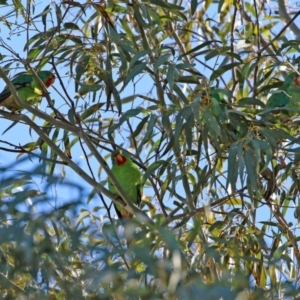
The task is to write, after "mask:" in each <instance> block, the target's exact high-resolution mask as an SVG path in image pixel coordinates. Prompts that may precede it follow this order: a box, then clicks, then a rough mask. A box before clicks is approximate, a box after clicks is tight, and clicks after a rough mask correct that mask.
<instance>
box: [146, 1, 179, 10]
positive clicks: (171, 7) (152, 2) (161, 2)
mask: <svg viewBox="0 0 300 300" xmlns="http://www.w3.org/2000/svg"><path fill="white" fill-rule="evenodd" d="M142 2H145V3H148V0H142ZM151 4H155V5H158V6H161V7H164V8H168V9H174V10H184V7H182V6H179V5H175V4H171V3H169V2H166V1H163V0H151Z"/></svg>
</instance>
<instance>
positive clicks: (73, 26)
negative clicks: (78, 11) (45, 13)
mask: <svg viewBox="0 0 300 300" xmlns="http://www.w3.org/2000/svg"><path fill="white" fill-rule="evenodd" d="M64 27H65V28H66V29H72V30H80V28H79V27H78V25H76V24H75V23H71V22H66V23H64Z"/></svg>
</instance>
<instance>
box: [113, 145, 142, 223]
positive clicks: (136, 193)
mask: <svg viewBox="0 0 300 300" xmlns="http://www.w3.org/2000/svg"><path fill="white" fill-rule="evenodd" d="M122 159H123V161H122ZM112 162H113V166H112V169H111V171H112V173H113V175H114V176H115V178H116V179H117V181H118V183H119V184H120V186H121V187H122V189H123V190H124V192H125V193H126V194H127V195H128V197H129V198H130V199H131V201H132V202H133V204H135V205H137V206H139V205H140V203H141V194H142V191H141V180H142V175H141V172H140V170H139V168H138V167H137V166H136V165H135V164H134V162H133V161H132V159H131V157H130V155H129V154H127V153H124V152H121V151H120V150H117V151H114V152H113V153H112ZM109 190H110V191H111V192H112V193H114V194H116V195H118V192H117V190H116V189H115V187H114V186H113V184H112V183H111V182H109ZM114 206H115V209H116V212H117V215H118V217H119V218H120V219H122V218H132V217H133V216H132V214H131V213H129V212H128V211H127V210H126V209H124V208H123V207H121V205H118V204H114Z"/></svg>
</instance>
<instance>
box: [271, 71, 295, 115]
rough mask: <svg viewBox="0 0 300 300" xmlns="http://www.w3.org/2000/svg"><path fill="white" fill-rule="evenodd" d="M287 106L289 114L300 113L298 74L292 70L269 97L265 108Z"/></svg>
mask: <svg viewBox="0 0 300 300" xmlns="http://www.w3.org/2000/svg"><path fill="white" fill-rule="evenodd" d="M277 107H282V108H288V113H289V115H290V116H295V115H296V114H297V112H298V113H300V75H299V74H298V73H297V72H292V73H291V74H289V75H288V76H287V77H286V79H285V80H284V82H283V84H282V86H281V87H280V88H279V89H278V90H277V91H275V92H274V93H273V94H272V96H271V97H270V98H269V100H268V102H267V104H266V109H271V108H277Z"/></svg>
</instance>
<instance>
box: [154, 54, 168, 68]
mask: <svg viewBox="0 0 300 300" xmlns="http://www.w3.org/2000/svg"><path fill="white" fill-rule="evenodd" d="M170 56H171V55H170V54H169V53H165V54H163V55H160V56H159V58H158V60H157V61H156V62H155V64H154V68H153V69H154V72H156V71H157V69H158V68H159V67H160V66H161V65H164V64H165V62H166V61H168V60H169V58H170Z"/></svg>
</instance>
